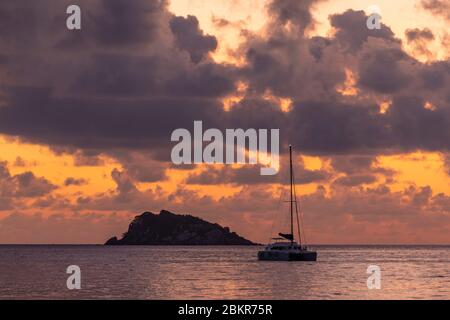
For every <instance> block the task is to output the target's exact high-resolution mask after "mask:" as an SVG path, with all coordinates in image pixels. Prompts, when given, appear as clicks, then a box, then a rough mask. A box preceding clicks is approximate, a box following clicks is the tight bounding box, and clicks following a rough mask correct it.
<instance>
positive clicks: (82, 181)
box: [64, 177, 88, 187]
mask: <svg viewBox="0 0 450 320" xmlns="http://www.w3.org/2000/svg"><path fill="white" fill-rule="evenodd" d="M87 183H88V181H87V180H86V179H77V178H73V177H69V178H66V180H64V185H65V186H66V187H68V186H82V185H85V184H87Z"/></svg>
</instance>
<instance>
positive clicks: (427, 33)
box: [405, 28, 434, 41]
mask: <svg viewBox="0 0 450 320" xmlns="http://www.w3.org/2000/svg"><path fill="white" fill-rule="evenodd" d="M405 34H406V38H407V40H408V41H415V40H419V39H425V40H433V39H434V34H433V32H431V30H430V29H427V28H425V29H419V28H415V29H408V30H406V31H405Z"/></svg>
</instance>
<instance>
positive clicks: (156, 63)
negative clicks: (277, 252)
mask: <svg viewBox="0 0 450 320" xmlns="http://www.w3.org/2000/svg"><path fill="white" fill-rule="evenodd" d="M72 2H74V1H51V0H42V1H41V0H39V1H33V4H31V3H29V2H28V1H17V2H16V3H2V4H0V243H20V244H22V243H103V242H104V241H106V240H107V239H108V238H109V237H111V236H114V235H121V234H122V233H123V232H125V231H126V229H127V226H128V224H129V222H130V221H131V219H132V218H133V217H134V216H136V215H138V214H140V213H142V212H144V211H152V212H159V211H160V210H162V209H167V210H170V211H173V212H176V213H188V214H192V215H195V216H198V217H201V218H204V219H206V220H208V221H212V222H217V223H219V224H221V225H223V226H229V227H230V228H231V229H232V231H235V232H237V233H238V234H240V235H242V236H244V237H246V238H248V239H250V240H253V241H257V242H266V241H267V240H268V239H269V238H270V236H271V234H270V233H271V230H273V227H272V226H273V221H274V220H275V221H278V222H277V223H280V224H281V225H280V228H282V227H283V226H284V225H283V223H285V222H286V221H284V220H286V219H284V218H283V213H286V212H287V207H286V206H283V205H282V204H281V205H280V195H281V199H282V200H283V198H286V197H287V189H286V183H287V181H288V180H287V179H288V178H287V174H286V173H287V172H286V167H285V166H286V161H287V157H286V153H285V151H286V146H287V145H288V144H290V143H292V144H293V145H294V148H295V152H296V158H295V169H296V173H297V180H298V181H297V183H298V184H297V193H298V195H299V196H300V205H301V208H302V212H303V218H304V228H305V234H306V239H307V241H308V242H309V243H314V244H334V243H336V244H346V243H349V244H352V243H358V244H359V243H361V244H383V243H389V244H404V243H414V244H416V243H417V244H422V243H423V244H431V243H433V244H434V243H439V244H448V243H450V151H449V150H450V61H449V57H450V33H449V31H448V30H450V28H449V26H450V15H449V12H450V2H449V1H445V0H442V1H439V0H415V1H413V0H397V1H389V0H376V1H375V0H368V1H366V0H333V1H326V0H317V1H314V0H301V1H293V0H265V1H264V0H213V1H211V0H171V1H170V2H168V1H159V0H154V1H151V0H139V1H130V2H126V4H124V3H125V2H122V3H121V2H120V1H116V0H112V1H97V0H95V1H79V5H80V7H81V9H82V26H83V27H82V30H79V31H68V30H67V29H66V28H65V18H66V16H67V15H66V14H65V8H66V7H67V5H68V4H72ZM374 4H375V5H377V6H378V7H379V8H380V10H381V16H382V23H383V25H382V28H381V29H380V30H368V29H367V27H366V25H365V21H366V19H367V15H368V14H370V12H369V11H368V8H369V7H370V6H371V5H374ZM194 120H203V121H204V123H205V124H204V125H205V126H207V127H219V128H220V127H221V126H222V125H223V126H225V127H227V128H280V129H281V141H280V142H281V145H282V146H283V147H282V150H283V151H282V152H283V153H282V158H281V172H280V173H279V175H278V176H275V177H272V178H267V177H261V176H260V175H259V169H258V168H255V167H251V166H237V165H233V166H223V165H198V166H189V167H186V166H185V167H176V166H175V165H173V164H172V163H171V161H170V151H171V148H172V147H173V143H171V142H170V132H171V131H172V130H173V129H175V128H188V129H189V130H191V128H192V125H193V121H194ZM281 203H283V202H281ZM283 219H284V220H283ZM280 220H281V222H280ZM280 231H282V230H280Z"/></svg>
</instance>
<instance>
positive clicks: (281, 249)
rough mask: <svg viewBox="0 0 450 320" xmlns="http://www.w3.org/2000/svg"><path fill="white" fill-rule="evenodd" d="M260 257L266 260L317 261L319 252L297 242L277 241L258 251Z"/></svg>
mask: <svg viewBox="0 0 450 320" xmlns="http://www.w3.org/2000/svg"><path fill="white" fill-rule="evenodd" d="M258 259H259V260H265V261H316V260H317V252H315V251H310V250H308V249H307V248H306V247H301V246H299V245H298V244H297V243H295V242H294V243H290V242H278V243H277V242H276V243H273V244H270V245H268V246H267V247H266V248H265V249H264V250H262V251H259V252H258Z"/></svg>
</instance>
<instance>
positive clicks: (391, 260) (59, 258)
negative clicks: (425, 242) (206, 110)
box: [0, 245, 450, 299]
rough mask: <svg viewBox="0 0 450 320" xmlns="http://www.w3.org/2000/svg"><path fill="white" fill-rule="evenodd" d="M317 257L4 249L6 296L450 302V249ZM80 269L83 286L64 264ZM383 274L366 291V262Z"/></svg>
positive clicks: (380, 249) (347, 249) (344, 251)
mask: <svg viewBox="0 0 450 320" xmlns="http://www.w3.org/2000/svg"><path fill="white" fill-rule="evenodd" d="M315 249H317V250H318V252H319V258H318V262H315V263H309V262H259V261H257V260H256V252H257V250H258V247H103V246H6V245H5V246H0V298H1V299H100V298H101V299H450V247H449V246H417V247H416V246H414V247H413V246H376V247H372V246H316V247H315ZM69 265H78V266H80V268H81V282H82V289H81V290H73V291H70V290H68V289H67V287H66V280H67V277H68V276H69V275H68V274H66V268H67V267H68V266H69ZM369 265H378V266H380V268H381V271H382V278H381V284H382V288H381V290H368V289H367V284H366V281H367V277H368V276H369V275H368V274H366V270H367V267H368V266H369Z"/></svg>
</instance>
